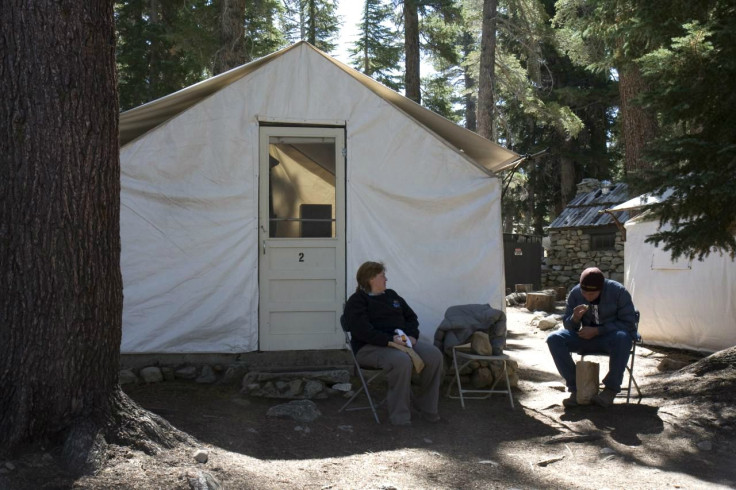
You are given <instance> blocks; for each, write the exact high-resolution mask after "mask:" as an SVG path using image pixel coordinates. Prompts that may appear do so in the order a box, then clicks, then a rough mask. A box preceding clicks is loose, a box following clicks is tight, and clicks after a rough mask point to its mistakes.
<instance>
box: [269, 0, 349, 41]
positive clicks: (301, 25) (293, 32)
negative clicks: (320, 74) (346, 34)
mask: <svg viewBox="0 0 736 490" xmlns="http://www.w3.org/2000/svg"><path fill="white" fill-rule="evenodd" d="M283 1H284V15H283V19H282V23H283V26H284V28H285V31H286V37H287V39H289V40H290V41H291V42H296V41H300V40H302V41H307V42H309V43H310V44H312V45H313V46H315V47H316V48H318V49H321V50H322V51H324V52H326V53H330V52H332V51H333V50H334V49H335V46H336V44H335V38H336V36H337V34H338V32H339V30H340V19H339V18H338V16H337V3H336V0H283Z"/></svg>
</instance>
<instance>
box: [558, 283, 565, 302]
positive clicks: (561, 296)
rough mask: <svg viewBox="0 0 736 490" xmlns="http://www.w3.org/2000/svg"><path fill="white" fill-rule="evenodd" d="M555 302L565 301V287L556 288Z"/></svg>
mask: <svg viewBox="0 0 736 490" xmlns="http://www.w3.org/2000/svg"><path fill="white" fill-rule="evenodd" d="M555 291H557V301H565V300H566V299H567V288H566V287H565V286H556V287H555Z"/></svg>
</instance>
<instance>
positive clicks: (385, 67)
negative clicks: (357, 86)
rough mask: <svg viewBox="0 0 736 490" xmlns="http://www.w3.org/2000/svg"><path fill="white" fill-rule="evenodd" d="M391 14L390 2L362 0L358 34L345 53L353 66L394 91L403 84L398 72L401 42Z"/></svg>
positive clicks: (392, 12)
mask: <svg viewBox="0 0 736 490" xmlns="http://www.w3.org/2000/svg"><path fill="white" fill-rule="evenodd" d="M393 18H394V11H393V7H392V5H390V4H388V3H386V2H385V1H384V0H365V3H364V7H363V16H362V20H361V22H360V24H359V25H358V28H359V37H358V38H357V40H356V41H355V44H354V46H353V47H352V48H351V49H350V50H349V53H350V59H351V61H352V64H353V67H354V68H356V69H358V70H360V71H361V72H363V73H365V74H366V75H368V76H369V77H372V78H373V79H374V80H377V81H379V82H381V83H382V84H384V85H386V86H387V87H390V88H392V89H394V90H397V91H398V90H400V89H401V88H402V87H403V83H402V79H401V76H400V74H399V72H398V67H399V64H400V62H401V55H402V46H401V44H400V43H399V39H400V34H399V32H398V31H397V30H396V29H395V27H394V25H393V23H392V22H393V20H394V19H393Z"/></svg>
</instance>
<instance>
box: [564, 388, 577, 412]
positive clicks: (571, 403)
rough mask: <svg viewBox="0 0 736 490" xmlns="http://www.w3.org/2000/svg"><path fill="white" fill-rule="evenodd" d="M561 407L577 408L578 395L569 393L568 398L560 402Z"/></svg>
mask: <svg viewBox="0 0 736 490" xmlns="http://www.w3.org/2000/svg"><path fill="white" fill-rule="evenodd" d="M562 405H563V406H564V407H565V408H572V407H577V406H578V405H579V403H578V394H577V393H576V392H575V391H573V392H572V393H570V396H569V397H568V398H565V399H564V400H562Z"/></svg>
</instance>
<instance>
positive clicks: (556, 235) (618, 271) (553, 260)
mask: <svg viewBox="0 0 736 490" xmlns="http://www.w3.org/2000/svg"><path fill="white" fill-rule="evenodd" d="M627 199H628V189H627V186H626V184H610V183H608V182H606V181H603V183H601V182H599V181H598V180H596V179H583V181H582V182H580V183H579V184H578V185H577V195H576V196H575V198H574V199H573V200H572V201H570V202H569V203H568V204H567V207H565V209H564V210H563V211H562V213H560V215H559V216H557V218H556V219H555V220H554V221H553V222H552V223H551V224H550V225H549V227H548V229H547V233H548V237H549V248H548V249H547V260H546V264H545V267H544V268H543V270H542V285H543V287H545V288H552V287H556V286H565V287H566V288H568V289H569V288H572V287H573V286H574V285H575V284H577V283H578V280H579V279H580V273H581V272H582V271H583V269H585V268H587V267H593V266H596V267H598V268H600V269H601V271H603V273H604V274H605V276H606V277H607V278H609V279H613V280H614V281H618V282H621V283H623V280H624V243H623V241H624V240H623V235H622V231H621V229H620V227H619V225H617V223H616V221H618V222H619V223H620V224H623V223H624V222H625V221H626V220H627V219H629V214H628V212H627V211H621V212H618V213H613V216H612V215H611V214H609V213H602V212H601V211H603V210H605V209H609V208H611V207H613V206H615V205H616V204H620V203H622V202H624V201H626V200H627ZM614 216H615V219H614Z"/></svg>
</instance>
